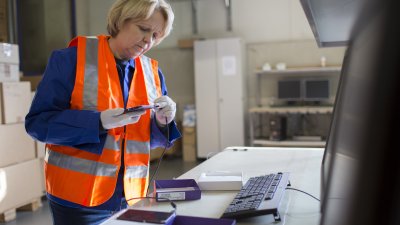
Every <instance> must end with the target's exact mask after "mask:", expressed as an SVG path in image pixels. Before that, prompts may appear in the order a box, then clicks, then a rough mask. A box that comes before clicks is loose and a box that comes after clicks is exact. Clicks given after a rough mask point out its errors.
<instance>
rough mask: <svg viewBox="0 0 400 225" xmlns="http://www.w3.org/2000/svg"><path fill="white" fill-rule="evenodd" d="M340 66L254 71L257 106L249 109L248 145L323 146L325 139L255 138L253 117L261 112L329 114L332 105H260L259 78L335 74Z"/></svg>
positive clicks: (337, 73)
mask: <svg viewBox="0 0 400 225" xmlns="http://www.w3.org/2000/svg"><path fill="white" fill-rule="evenodd" d="M340 71H341V67H339V66H338V67H302V68H288V69H285V70H268V71H256V75H257V84H258V85H257V93H256V103H257V107H253V108H250V109H249V111H248V112H249V128H250V132H249V135H250V145H251V146H254V145H263V146H286V147H294V146H296V147H324V146H325V141H294V140H284V141H270V140H266V139H256V138H255V136H254V130H255V127H256V124H255V118H256V117H257V116H260V115H262V114H280V115H290V114H331V113H332V111H333V106H279V107H271V106H262V105H261V85H262V82H261V78H263V77H271V78H280V77H285V78H287V77H301V76H306V77H314V76H315V77H321V76H337V75H339V74H340Z"/></svg>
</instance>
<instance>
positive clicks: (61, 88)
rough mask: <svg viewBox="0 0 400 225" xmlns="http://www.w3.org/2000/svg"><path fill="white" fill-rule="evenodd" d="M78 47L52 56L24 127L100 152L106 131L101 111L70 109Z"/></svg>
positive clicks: (46, 139)
mask: <svg viewBox="0 0 400 225" xmlns="http://www.w3.org/2000/svg"><path fill="white" fill-rule="evenodd" d="M75 72H76V47H74V48H67V49H62V50H57V51H54V52H53V53H52V55H51V57H50V59H49V62H48V64H47V67H46V70H45V72H44V75H43V78H42V81H41V82H40V84H39V86H38V88H37V90H36V94H35V97H34V99H33V101H32V105H31V108H30V110H29V113H28V114H27V116H26V118H25V129H26V131H27V133H28V134H29V135H31V136H32V137H33V138H34V139H36V140H38V141H41V142H45V143H49V144H55V145H65V146H70V147H75V148H79V149H82V150H85V151H88V152H92V153H96V154H101V152H102V149H103V146H104V142H105V138H106V135H107V132H106V131H105V130H104V129H102V128H101V124H100V112H97V111H90V110H72V109H70V100H71V93H72V90H73V88H74V84H75Z"/></svg>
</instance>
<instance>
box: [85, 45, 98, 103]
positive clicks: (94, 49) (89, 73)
mask: <svg viewBox="0 0 400 225" xmlns="http://www.w3.org/2000/svg"><path fill="white" fill-rule="evenodd" d="M98 46H99V40H98V39H97V38H92V37H90V38H89V37H88V38H86V56H85V57H86V60H85V80H84V82H83V84H84V88H83V109H87V110H97V92H98V81H99V78H98V68H97V64H98V60H97V55H98Z"/></svg>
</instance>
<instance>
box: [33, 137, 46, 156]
mask: <svg viewBox="0 0 400 225" xmlns="http://www.w3.org/2000/svg"><path fill="white" fill-rule="evenodd" d="M45 151H46V144H45V143H43V142H40V141H35V156H36V158H44V155H45Z"/></svg>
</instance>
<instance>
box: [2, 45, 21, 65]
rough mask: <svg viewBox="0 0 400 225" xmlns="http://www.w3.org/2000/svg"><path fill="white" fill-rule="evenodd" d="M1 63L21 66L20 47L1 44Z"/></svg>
mask: <svg viewBox="0 0 400 225" xmlns="http://www.w3.org/2000/svg"><path fill="white" fill-rule="evenodd" d="M0 63H10V64H19V52H18V45H14V44H9V43H0Z"/></svg>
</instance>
